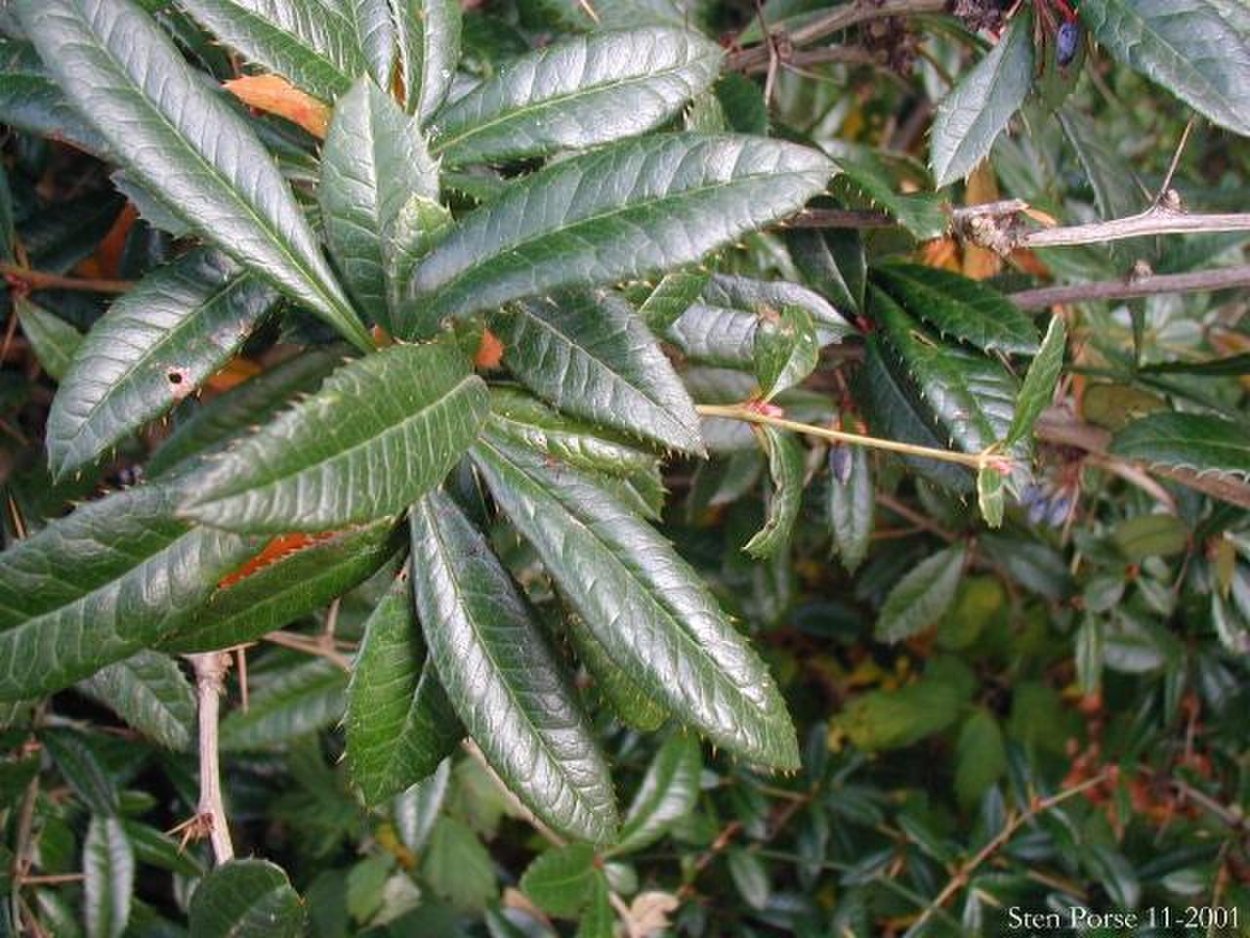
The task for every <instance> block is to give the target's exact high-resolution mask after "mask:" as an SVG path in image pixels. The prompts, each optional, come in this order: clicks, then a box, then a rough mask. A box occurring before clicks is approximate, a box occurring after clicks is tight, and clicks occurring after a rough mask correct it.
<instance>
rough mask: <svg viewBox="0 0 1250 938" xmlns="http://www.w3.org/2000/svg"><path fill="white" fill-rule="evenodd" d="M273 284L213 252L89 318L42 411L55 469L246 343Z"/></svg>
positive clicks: (186, 388) (110, 443) (164, 404)
mask: <svg viewBox="0 0 1250 938" xmlns="http://www.w3.org/2000/svg"><path fill="white" fill-rule="evenodd" d="M276 300H277V293H276V292H274V290H273V289H272V288H270V287H269V286H268V285H266V284H265V283H263V282H261V280H260V279H259V278H257V277H256V276H255V275H254V274H250V273H244V272H242V271H241V270H240V269H239V268H238V267H237V266H236V265H235V264H234V263H233V262H232V261H230V260H228V259H227V258H226V257H224V256H223V255H221V254H218V253H216V252H213V251H196V252H193V253H191V254H188V255H186V256H184V257H182V258H180V259H179V260H177V261H175V262H174V263H173V264H170V265H169V266H168V267H163V268H161V269H159V270H157V271H156V272H155V273H153V274H150V275H149V276H147V277H145V278H144V279H143V280H142V281H141V282H140V283H139V285H138V286H136V287H135V288H134V289H133V290H131V291H130V292H129V293H127V294H126V295H125V296H123V297H121V298H120V299H119V300H117V302H115V303H114V304H113V305H112V306H111V307H110V308H109V311H108V312H107V313H106V314H105V315H104V317H103V318H102V319H101V320H100V321H99V322H97V323H96V324H95V326H94V327H92V329H91V331H90V332H89V333H87V336H86V338H85V339H84V341H83V344H82V347H81V348H80V349H79V351H78V355H77V356H76V357H75V359H74V361H73V364H72V365H71V366H70V369H69V372H68V373H67V374H66V375H65V379H64V380H63V381H62V382H61V387H60V390H58V391H57V395H56V397H55V398H54V399H53V402H52V410H51V412H50V413H49V415H48V430H47V441H48V461H49V463H50V464H51V466H52V470H53V473H54V475H55V476H56V477H57V478H64V477H65V476H66V475H67V474H68V473H70V472H73V471H75V470H77V469H81V468H83V467H84V466H88V465H90V464H92V463H93V462H95V461H96V460H97V459H99V458H100V457H101V455H103V454H104V453H106V452H107V451H108V450H109V449H111V448H112V447H115V446H117V445H118V444H119V443H121V442H122V441H123V440H125V439H126V438H127V437H129V436H130V435H131V434H133V433H135V432H136V431H138V430H139V429H141V428H142V427H143V426H144V425H145V424H147V423H148V422H149V421H151V420H154V419H155V418H157V417H159V416H161V415H162V414H164V413H165V412H166V411H168V410H169V409H170V408H172V407H173V406H174V405H175V404H177V403H178V402H179V401H180V400H182V399H183V398H185V397H187V396H188V395H190V394H193V393H195V391H196V389H198V388H199V386H200V385H201V384H203V382H204V381H206V380H207V379H208V378H210V377H211V376H212V375H213V374H215V373H216V372H217V371H219V370H220V369H221V367H222V366H223V365H225V364H226V362H228V361H229V360H230V358H231V357H232V356H233V355H234V354H235V352H237V351H238V349H239V348H240V347H241V346H242V345H243V343H244V341H246V339H247V338H248V336H249V335H251V333H252V331H253V330H254V329H255V328H256V326H257V324H258V323H259V322H260V321H261V320H262V319H263V317H264V316H265V314H266V313H267V312H268V311H269V310H270V309H271V308H272V307H273V305H274V303H275V301H276Z"/></svg>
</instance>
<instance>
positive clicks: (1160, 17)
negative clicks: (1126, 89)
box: [1081, 0, 1250, 136]
mask: <svg viewBox="0 0 1250 938" xmlns="http://www.w3.org/2000/svg"><path fill="white" fill-rule="evenodd" d="M1242 19H1243V22H1241V23H1237V22H1235V20H1234V17H1233V16H1232V15H1231V13H1230V12H1229V11H1228V10H1227V9H1225V8H1224V7H1223V6H1222V5H1221V4H1218V3H1214V2H1212V0H1082V3H1081V22H1082V23H1084V24H1085V26H1086V27H1088V29H1089V30H1090V32H1092V33H1093V34H1094V38H1095V39H1097V40H1098V42H1099V43H1101V44H1102V45H1103V46H1105V47H1106V49H1107V51H1108V52H1110V53H1111V54H1112V55H1113V56H1115V57H1116V58H1117V59H1120V60H1121V61H1123V62H1125V63H1127V64H1128V65H1129V66H1131V67H1132V68H1134V69H1136V70H1137V71H1138V72H1141V73H1142V74H1143V75H1145V76H1146V77H1147V78H1149V79H1150V80H1151V81H1154V82H1156V83H1157V84H1159V85H1161V86H1162V87H1163V88H1165V89H1166V90H1167V91H1170V92H1171V93H1172V94H1174V95H1176V96H1177V97H1178V98H1180V99H1181V100H1183V101H1184V102H1185V103H1186V104H1188V105H1190V106H1191V107H1192V108H1194V110H1196V111H1198V112H1199V113H1200V114H1203V115H1204V116H1206V117H1207V118H1209V119H1210V120H1211V121H1213V122H1214V123H1216V124H1219V125H1220V126H1221V127H1227V128H1228V129H1229V130H1232V131H1234V132H1236V133H1239V134H1242V135H1243V136H1244V135H1250V38H1248V37H1247V35H1246V30H1245V23H1244V16H1243V18H1242Z"/></svg>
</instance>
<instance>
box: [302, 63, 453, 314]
mask: <svg viewBox="0 0 1250 938" xmlns="http://www.w3.org/2000/svg"><path fill="white" fill-rule="evenodd" d="M317 194H318V197H319V198H320V201H321V215H322V219H323V220H324V223H325V231H326V238H327V240H328V241H329V242H330V249H331V251H332V252H333V254H334V258H335V260H336V261H338V265H339V270H340V271H341V273H342V275H343V279H344V281H345V282H346V284H347V288H348V289H349V290H350V291H351V293H352V296H353V297H354V298H355V299H356V301H357V302H358V303H359V304H360V307H361V309H362V310H363V311H364V312H365V313H367V314H368V315H369V316H370V317H371V318H372V319H373V320H374V321H375V322H377V323H380V324H381V325H383V326H385V327H386V328H387V329H388V330H390V331H391V332H394V331H395V318H394V315H393V313H394V310H393V308H392V307H393V306H395V304H396V303H397V301H398V298H399V295H400V294H399V286H400V285H399V283H398V282H397V281H396V280H395V278H396V277H397V276H398V275H399V273H400V266H401V263H400V255H401V254H402V252H404V251H412V252H419V251H421V250H422V245H420V244H418V245H413V244H412V243H411V241H410V240H409V239H408V234H409V232H408V228H407V225H408V221H409V219H408V217H407V215H406V212H411V211H412V210H411V209H408V208H407V204H408V202H409V200H411V199H414V198H422V199H425V200H427V201H428V202H430V203H435V202H437V199H438V170H437V167H436V166H435V164H434V161H433V160H432V159H431V158H430V156H429V154H428V152H427V151H426V148H425V140H424V138H423V137H422V136H421V132H420V129H419V128H418V127H417V124H416V121H415V120H414V119H413V118H411V117H409V116H408V115H407V114H405V113H404V111H403V109H402V108H401V107H400V106H399V105H398V104H396V103H395V101H394V99H393V98H391V96H390V95H388V94H386V93H385V92H384V91H382V90H381V89H380V88H378V86H377V85H375V84H374V83H373V81H371V80H370V79H368V78H362V79H360V80H359V81H357V82H356V83H355V84H354V85H352V88H351V90H350V91H349V92H347V94H345V95H343V97H341V98H340V99H339V100H338V103H337V104H335V107H334V119H333V121H332V122H331V123H330V130H329V133H328V134H327V135H326V142H325V146H324V147H323V149H322V154H321V185H320V186H319V187H318V190H317ZM426 234H427V237H426V238H425V241H426V244H425V246H426V247H428V242H429V240H430V239H429V235H430V234H432V233H430V232H427V233H426Z"/></svg>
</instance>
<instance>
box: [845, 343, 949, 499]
mask: <svg viewBox="0 0 1250 938" xmlns="http://www.w3.org/2000/svg"><path fill="white" fill-rule="evenodd" d="M887 355H889V356H890V357H894V354H893V351H892V350H891V349H890V348H889V347H888V346H886V345H885V343H883V342H882V340H881V337H880V335H879V334H878V333H875V332H874V333H870V334H869V335H868V337H867V340H866V341H865V344H864V368H863V371H862V372H861V373H860V375H859V379H858V381H857V387H858V388H859V391H860V394H861V397H860V399H861V400H862V401H863V402H864V405H865V411H866V413H867V415H868V417H869V418H870V421H871V426H872V429H873V432H874V433H876V434H877V435H878V436H884V437H888V438H889V439H892V440H901V441H902V442H904V443H915V444H917V445H920V446H929V447H937V448H941V446H942V441H941V440H940V439H938V437H937V433H936V432H935V430H934V428H933V422H932V417H931V414H929V412H928V409H927V408H926V407H924V405H923V402H922V401H921V400H920V398H919V394H918V393H917V392H916V389H915V387H914V386H913V385H912V383H911V382H910V380H909V379H908V378H907V376H906V375H905V374H903V375H900V374H897V373H896V372H895V371H894V370H893V369H892V368H891V367H890V364H889V362H887V360H886V356H887ZM903 459H904V461H905V462H906V463H907V464H908V465H909V466H911V467H912V468H913V469H914V470H915V471H916V472H917V473H919V474H920V475H922V476H924V477H925V478H926V479H928V480H930V481H932V482H935V483H937V484H938V485H942V486H945V487H946V488H949V489H951V490H952V491H955V492H968V491H971V489H972V480H971V477H970V475H969V473H968V471H967V470H966V469H964V468H962V467H959V466H955V465H952V464H951V463H945V462H939V461H938V460H935V459H924V458H922V457H917V456H905V457H903Z"/></svg>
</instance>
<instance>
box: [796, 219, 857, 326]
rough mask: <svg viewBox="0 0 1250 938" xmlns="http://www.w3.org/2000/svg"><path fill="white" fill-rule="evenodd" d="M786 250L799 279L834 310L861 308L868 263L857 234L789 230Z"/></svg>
mask: <svg viewBox="0 0 1250 938" xmlns="http://www.w3.org/2000/svg"><path fill="white" fill-rule="evenodd" d="M786 246H787V247H788V248H789V249H790V256H791V257H792V258H793V259H794V263H795V266H797V267H798V269H799V271H800V272H801V273H802V274H803V277H804V278H805V279H806V280H807V282H808V283H809V284H810V285H811V286H813V287H815V288H816V289H817V290H819V291H820V292H821V293H823V294H824V295H825V296H826V297H828V299H829V302H831V303H832V304H833V305H834V306H837V307H839V308H841V309H844V310H847V311H848V312H859V311H860V310H862V309H863V308H864V287H865V285H866V284H867V281H868V262H867V259H866V257H865V254H864V239H863V235H861V234H860V233H859V232H858V231H855V230H854V229H841V228H831V229H827V230H824V231H816V230H813V229H811V228H791V229H789V230H788V231H786Z"/></svg>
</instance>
